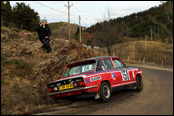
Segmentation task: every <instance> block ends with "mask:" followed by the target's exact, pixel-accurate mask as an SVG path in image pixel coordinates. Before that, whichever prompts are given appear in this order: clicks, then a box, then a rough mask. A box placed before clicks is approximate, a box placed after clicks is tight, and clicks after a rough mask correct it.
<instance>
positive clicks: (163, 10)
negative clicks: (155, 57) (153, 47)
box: [87, 1, 173, 41]
mask: <svg viewBox="0 0 174 116" xmlns="http://www.w3.org/2000/svg"><path fill="white" fill-rule="evenodd" d="M172 4H173V2H172V1H170V2H169V1H168V2H166V3H163V4H160V5H159V6H158V7H156V6H155V7H152V8H149V9H148V10H145V11H141V12H137V13H132V14H130V15H127V16H124V17H118V18H114V19H110V23H111V25H112V26H114V25H116V24H117V23H123V24H124V25H126V27H127V28H126V29H127V33H126V36H129V37H136V38H139V37H144V36H145V35H148V36H150V35H151V29H152V31H153V34H159V35H160V36H161V37H163V38H165V36H164V35H163V34H164V29H163V28H161V26H159V25H158V24H156V23H154V21H153V18H154V19H155V20H157V22H158V23H159V24H161V25H162V24H163V26H165V27H166V28H167V29H168V31H169V30H170V31H172V32H173V26H172V25H173V23H171V22H170V21H169V18H170V20H173V5H172ZM171 10H172V11H171ZM167 13H168V14H167ZM102 23H104V22H100V23H96V24H95V25H92V26H91V27H89V28H88V29H87V31H88V32H89V33H95V32H96V30H97V29H98V28H100V26H101V24H102ZM166 33H167V32H166ZM159 35H158V36H159ZM172 41H173V40H172Z"/></svg>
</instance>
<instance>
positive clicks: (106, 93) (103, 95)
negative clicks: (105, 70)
mask: <svg viewBox="0 0 174 116" xmlns="http://www.w3.org/2000/svg"><path fill="white" fill-rule="evenodd" d="M110 96H111V89H110V85H109V84H108V83H107V82H103V83H102V84H101V86H100V100H101V101H103V102H107V101H108V100H109V98H110Z"/></svg>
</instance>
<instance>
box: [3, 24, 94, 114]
mask: <svg viewBox="0 0 174 116" xmlns="http://www.w3.org/2000/svg"><path fill="white" fill-rule="evenodd" d="M24 31H25V32H26V33H29V34H31V35H32V36H31V37H29V36H26V35H24V34H22V33H23V32H24ZM50 44H51V47H52V51H51V53H46V51H45V50H44V49H42V48H41V46H42V44H41V43H40V41H39V39H38V37H37V33H31V32H28V31H26V30H23V31H22V30H19V29H9V28H6V27H1V114H23V113H25V112H27V111H29V110H31V109H32V108H33V107H40V106H42V105H49V104H51V103H53V101H52V99H50V98H49V96H47V88H46V83H48V82H49V81H53V80H55V79H58V78H60V76H61V74H62V72H63V70H64V69H65V66H66V65H67V64H69V63H73V62H75V61H78V60H82V59H86V58H90V57H93V55H94V53H93V50H92V49H91V48H90V46H86V45H82V44H79V43H75V42H74V41H71V42H70V41H68V40H64V39H60V38H51V41H50ZM7 96H8V97H7Z"/></svg>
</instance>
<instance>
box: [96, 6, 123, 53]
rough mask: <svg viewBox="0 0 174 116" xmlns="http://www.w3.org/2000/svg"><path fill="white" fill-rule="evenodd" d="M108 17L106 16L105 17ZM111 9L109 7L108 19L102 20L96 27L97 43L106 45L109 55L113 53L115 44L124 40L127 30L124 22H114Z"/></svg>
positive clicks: (101, 45) (102, 45)
mask: <svg viewBox="0 0 174 116" xmlns="http://www.w3.org/2000/svg"><path fill="white" fill-rule="evenodd" d="M105 18H106V17H105ZM110 19H111V12H110V9H109V8H108V9H107V20H105V21H104V22H101V23H100V25H99V26H98V27H97V28H96V29H95V30H96V33H95V38H96V39H95V43H96V44H97V45H98V46H100V47H106V49H107V53H108V55H112V52H113V50H114V49H113V46H114V45H115V44H117V43H121V42H122V41H123V34H124V32H125V29H124V27H125V25H124V23H123V22H122V23H116V24H112V23H111V21H110Z"/></svg>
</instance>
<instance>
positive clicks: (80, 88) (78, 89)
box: [48, 85, 97, 96]
mask: <svg viewBox="0 0 174 116" xmlns="http://www.w3.org/2000/svg"><path fill="white" fill-rule="evenodd" d="M96 87H97V85H94V86H89V87H79V88H74V89H69V90H63V91H58V92H53V93H49V94H48V95H50V96H52V95H58V94H63V93H68V92H74V91H80V90H86V89H91V88H96Z"/></svg>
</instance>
